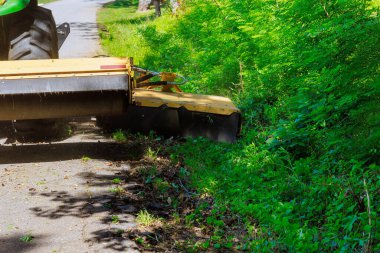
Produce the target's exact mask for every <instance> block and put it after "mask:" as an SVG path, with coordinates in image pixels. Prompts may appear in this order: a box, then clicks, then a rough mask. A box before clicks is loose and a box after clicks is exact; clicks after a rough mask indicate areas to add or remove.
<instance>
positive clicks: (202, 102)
mask: <svg viewBox="0 0 380 253" xmlns="http://www.w3.org/2000/svg"><path fill="white" fill-rule="evenodd" d="M132 98H133V103H134V104H136V105H137V106H145V107H161V106H167V107H169V108H180V107H184V108H186V109H187V110H189V111H195V112H204V113H213V114H221V115H231V114H232V113H235V112H240V111H239V109H238V108H237V107H236V106H235V105H234V104H233V103H232V102H231V100H230V99H228V98H225V97H218V96H208V95H198V94H190V93H184V92H178V93H174V92H162V91H156V90H147V89H141V88H137V89H134V90H133V91H132Z"/></svg>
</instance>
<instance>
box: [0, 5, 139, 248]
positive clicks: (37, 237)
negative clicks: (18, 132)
mask: <svg viewBox="0 0 380 253" xmlns="http://www.w3.org/2000/svg"><path fill="white" fill-rule="evenodd" d="M104 2H105V1H102V0H61V1H57V2H54V3H51V4H47V5H45V6H44V7H46V8H49V9H52V10H53V13H54V16H55V19H56V22H57V24H60V23H62V22H69V23H70V24H71V27H72V33H71V35H70V36H69V38H68V39H67V41H66V42H65V44H64V46H63V47H62V50H61V52H60V56H61V58H72V57H93V56H96V55H99V54H101V50H100V46H99V40H98V33H97V28H96V11H97V10H98V9H99V8H100V7H101V4H102V3H104ZM73 126H74V132H73V134H72V135H71V137H70V138H68V139H66V140H64V141H61V142H55V143H50V144H49V143H44V144H41V143H34V144H19V143H10V144H5V142H6V141H7V140H6V139H2V140H0V253H13V252H16V253H17V252H33V253H34V252H35V253H45V252H46V253H53V252H55V253H62V252H67V253H74V252H75V253H77V252H78V253H80V252H138V250H137V247H136V244H135V243H134V242H133V241H130V240H128V239H125V238H117V237H115V231H120V230H126V229H129V228H131V227H134V226H135V225H136V224H135V223H134V219H135V216H134V214H133V213H130V212H128V210H133V206H127V208H125V207H124V209H121V210H122V212H121V213H119V214H118V215H119V218H120V221H119V222H118V223H117V224H114V223H112V222H111V221H110V216H111V215H112V213H110V210H109V208H107V203H109V201H111V200H112V193H111V192H110V187H112V183H111V180H112V179H113V178H115V177H118V175H119V174H120V173H123V171H125V170H128V169H129V164H128V163H127V162H122V160H123V159H124V158H125V157H126V156H127V155H128V154H127V153H128V151H126V150H125V149H124V147H122V146H120V145H119V144H117V143H114V142H113V141H112V140H110V139H107V138H105V137H104V136H102V135H101V134H100V130H99V129H98V128H96V127H95V124H94V122H93V121H89V120H88V119H85V120H82V121H79V122H75V123H73ZM123 210H124V211H123Z"/></svg>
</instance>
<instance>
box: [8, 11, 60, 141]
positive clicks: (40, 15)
mask: <svg viewBox="0 0 380 253" xmlns="http://www.w3.org/2000/svg"><path fill="white" fill-rule="evenodd" d="M10 38H11V40H10V49H9V55H8V59H9V60H37V59H57V58H58V37H57V30H56V25H55V21H54V18H53V15H52V14H51V11H50V10H47V9H45V8H42V7H38V6H33V5H31V6H30V7H28V8H27V9H25V10H23V11H22V12H21V13H19V14H18V15H17V17H16V18H14V20H13V26H12V30H11V32H10ZM13 129H14V135H15V138H16V139H17V140H18V141H22V142H29V141H33V142H34V141H52V140H57V139H60V138H62V137H63V136H64V135H65V132H66V131H65V121H64V120H61V119H38V120H16V121H14V122H13Z"/></svg>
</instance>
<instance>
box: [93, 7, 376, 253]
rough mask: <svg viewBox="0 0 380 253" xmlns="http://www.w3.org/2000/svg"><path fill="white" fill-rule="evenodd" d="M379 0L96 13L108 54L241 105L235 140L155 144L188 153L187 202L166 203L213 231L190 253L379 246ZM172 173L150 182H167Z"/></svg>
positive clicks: (184, 162) (175, 153)
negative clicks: (185, 208) (185, 207)
mask: <svg viewBox="0 0 380 253" xmlns="http://www.w3.org/2000/svg"><path fill="white" fill-rule="evenodd" d="M379 8H380V6H379V4H378V2H377V1H361V0H360V1H359V0H351V1H309V0H295V1H282V0H279V1H265V0H259V1H249V0H242V1H234V0H225V1H214V0H213V1H211V0H187V1H182V6H181V9H180V10H179V12H178V13H177V14H175V15H173V14H172V13H171V12H170V9H169V8H166V9H164V10H163V16H162V17H160V18H154V13H153V12H149V11H148V12H144V13H138V12H136V9H137V2H135V1H129V0H116V1H115V2H113V3H111V4H107V5H106V6H105V8H104V9H103V10H102V11H101V12H100V13H99V16H98V18H99V22H100V24H101V38H102V44H103V46H104V48H105V50H106V51H107V52H108V54H110V55H114V56H133V57H134V58H135V62H136V63H137V64H138V65H140V66H141V67H145V68H149V69H155V70H159V71H173V72H178V73H180V74H182V75H185V76H187V77H188V78H189V80H190V82H189V84H188V85H186V86H187V87H185V90H186V91H191V92H196V93H206V94H215V95H226V94H228V96H229V97H230V98H231V99H233V100H234V101H235V102H236V103H237V104H238V106H239V108H241V110H242V113H243V117H244V125H243V132H242V136H241V138H240V140H239V141H238V142H237V143H236V144H220V143H214V142H211V141H208V140H204V139H189V140H186V141H184V142H180V143H176V142H173V143H171V144H170V145H169V147H166V148H165V149H164V150H161V151H160V150H158V149H150V151H149V150H147V154H148V156H150V157H152V160H155V159H158V157H159V156H158V154H159V153H160V154H161V155H162V154H165V155H166V156H167V157H169V158H170V159H171V161H172V162H173V163H174V164H179V165H180V166H179V167H178V168H177V170H176V171H177V172H176V175H177V176H178V175H179V174H180V173H183V175H185V176H186V178H187V179H188V180H186V182H187V183H188V184H187V185H188V186H187V185H183V187H185V189H188V188H189V189H194V192H193V191H191V196H192V194H196V196H197V199H198V200H199V201H192V202H191V203H192V204H193V208H191V209H190V212H188V213H186V214H183V213H181V214H175V213H172V214H171V215H172V216H171V217H172V219H173V220H175V218H176V217H177V218H178V219H179V220H182V221H183V222H185V224H186V225H187V226H195V225H196V226H197V227H198V228H200V229H201V230H202V231H203V232H205V233H204V234H205V235H207V236H208V239H205V240H200V242H199V243H197V242H194V244H193V246H194V247H193V248H192V250H193V251H195V252H197V251H210V249H213V250H226V251H229V250H230V251H232V250H239V251H240V250H248V251H254V252H265V251H267V252H273V251H276V252H332V251H339V252H378V251H380V239H379V238H380V218H379V217H380V215H379V214H378V212H379V211H380V210H379V206H380V164H379V161H380V113H379V111H380V75H379V72H380V62H379V59H380V37H379V34H380V22H379ZM120 134H121V133H118V134H116V135H115V138H116V139H118V140H122V138H123V137H122V136H121V135H120ZM119 135H120V136H119ZM157 143H158V144H162V140H159V141H157ZM155 150H157V151H156V153H155ZM164 151H165V152H164ZM146 173H147V175H150V173H152V174H153V175H155V169H154V167H153V168H152V171H146ZM167 181H168V180H165V181H162V180H161V181H160V180H158V179H157V177H156V176H154V177H149V176H148V177H147V178H146V181H145V183H146V184H150V185H151V186H152V187H153V188H155V189H161V190H162V191H164V192H165V191H170V190H169V189H173V187H174V186H173V185H171V184H170V181H169V183H165V182H167ZM179 182H180V181H178V182H177V183H176V185H177V186H179V187H182V186H181V184H180V183H179ZM178 199H180V197H179V195H177V198H176V199H170V201H169V202H170V203H171V204H172V203H176V202H175V201H178ZM166 201H168V200H167V199H166ZM178 203H182V202H178ZM173 208H174V209H173V210H175V206H174V207H173ZM141 215H145V216H147V215H148V214H143V213H141ZM142 217H143V216H142ZM152 217H154V216H152ZM145 219H147V218H144V220H145ZM186 249H187V250H189V247H188V245H187V248H186Z"/></svg>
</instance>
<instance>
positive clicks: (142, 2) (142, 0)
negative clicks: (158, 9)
mask: <svg viewBox="0 0 380 253" xmlns="http://www.w3.org/2000/svg"><path fill="white" fill-rule="evenodd" d="M151 4H152V0H139V8H138V11H147V10H149V7H150V5H151Z"/></svg>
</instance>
